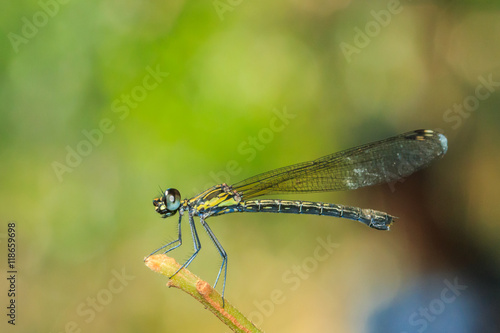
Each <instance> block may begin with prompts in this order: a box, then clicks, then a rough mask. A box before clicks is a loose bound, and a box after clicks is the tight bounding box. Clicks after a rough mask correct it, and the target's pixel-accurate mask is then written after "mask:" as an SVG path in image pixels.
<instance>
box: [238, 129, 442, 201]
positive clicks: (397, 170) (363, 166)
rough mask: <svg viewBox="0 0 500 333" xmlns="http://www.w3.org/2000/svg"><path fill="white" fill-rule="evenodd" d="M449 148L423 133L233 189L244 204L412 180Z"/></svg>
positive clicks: (323, 159) (264, 175) (320, 160)
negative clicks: (255, 199) (268, 197)
mask: <svg viewBox="0 0 500 333" xmlns="http://www.w3.org/2000/svg"><path fill="white" fill-rule="evenodd" d="M447 149H448V143H447V140H446V137H445V136H444V135H443V134H440V133H437V132H434V131H431V130H417V131H413V132H408V133H404V134H400V135H397V136H394V137H391V138H387V139H385V140H381V141H376V142H372V143H368V144H365V145H361V146H358V147H354V148H351V149H347V150H344V151H340V152H337V153H333V154H330V155H327V156H324V157H321V158H318V159H316V160H313V161H309V162H303V163H298V164H294V165H290V166H286V167H282V168H279V169H275V170H271V171H268V172H265V173H262V174H260V175H257V176H253V177H250V178H248V179H245V180H243V181H241V182H239V183H236V184H234V185H233V186H232V189H233V190H236V191H238V192H239V193H240V194H241V195H242V198H243V199H244V200H247V199H249V198H253V197H257V196H261V195H265V194H279V193H304V192H323V191H343V190H353V189H357V188H360V187H365V186H371V185H376V184H382V183H388V182H393V181H396V180H399V179H401V178H404V177H407V176H409V175H411V174H412V173H414V172H415V171H417V170H420V169H423V168H425V167H427V166H428V165H429V164H430V163H431V162H432V161H433V160H434V159H436V158H438V157H441V156H443V155H444V154H445V153H446V151H447Z"/></svg>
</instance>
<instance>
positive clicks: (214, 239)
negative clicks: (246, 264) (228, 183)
mask: <svg viewBox="0 0 500 333" xmlns="http://www.w3.org/2000/svg"><path fill="white" fill-rule="evenodd" d="M200 222H201V225H203V227H204V228H205V230H206V231H207V233H208V236H209V237H210V239H211V240H212V242H213V243H214V245H215V247H216V248H217V250H218V251H219V254H220V256H221V257H222V264H221V266H220V268H219V273H218V274H217V278H216V279H215V283H214V288H215V287H216V286H217V282H219V277H220V274H221V272H222V269H224V282H223V283H222V307H224V291H225V290H226V276H227V253H226V251H225V250H224V248H223V247H222V245H221V244H220V242H219V240H218V239H217V237H215V235H214V233H213V231H212V229H210V227H209V226H208V224H207V222H205V219H204V218H203V217H201V216H200Z"/></svg>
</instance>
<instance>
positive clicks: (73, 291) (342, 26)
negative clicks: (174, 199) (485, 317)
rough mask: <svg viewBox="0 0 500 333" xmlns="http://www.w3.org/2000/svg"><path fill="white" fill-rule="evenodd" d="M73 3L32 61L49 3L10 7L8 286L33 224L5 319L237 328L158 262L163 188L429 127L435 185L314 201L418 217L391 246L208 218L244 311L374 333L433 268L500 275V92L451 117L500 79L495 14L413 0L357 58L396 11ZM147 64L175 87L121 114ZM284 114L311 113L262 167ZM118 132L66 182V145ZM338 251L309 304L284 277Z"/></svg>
mask: <svg viewBox="0 0 500 333" xmlns="http://www.w3.org/2000/svg"><path fill="white" fill-rule="evenodd" d="M46 2H48V1H46ZM56 3H57V4H58V11H57V13H56V14H55V15H54V16H53V17H50V18H49V19H48V21H47V23H46V24H44V25H43V26H41V27H39V28H38V32H37V33H35V34H34V36H32V37H31V38H27V40H26V43H23V44H20V45H18V47H17V48H14V47H13V45H12V43H11V41H10V39H11V38H12V36H13V35H12V34H17V35H22V29H23V25H24V24H25V20H23V18H26V19H27V20H29V21H32V20H33V16H34V15H36V13H38V12H40V11H41V10H42V9H41V8H42V7H41V5H40V4H39V3H37V2H35V1H32V2H28V1H20V2H12V1H10V2H9V3H5V4H3V5H2V8H3V9H2V13H1V14H0V20H1V21H0V29H1V36H2V38H1V39H0V102H1V104H0V105H1V106H0V109H1V113H0V207H1V210H0V222H1V224H0V236H1V237H2V238H1V239H0V240H1V243H0V246H1V247H2V251H1V252H0V253H1V254H2V257H1V258H0V261H1V262H2V264H1V268H2V276H4V274H6V273H5V272H6V266H5V263H6V251H5V249H6V238H5V237H6V232H7V223H8V222H9V221H15V222H16V224H17V242H18V243H17V269H18V271H19V273H18V281H17V288H18V297H17V304H18V307H17V325H16V326H15V328H13V327H11V326H10V325H7V324H6V320H7V319H6V316H5V312H6V310H5V306H6V304H7V303H6V302H7V297H6V290H7V284H6V280H5V278H2V279H1V282H0V294H1V295H2V296H1V298H0V300H2V303H1V304H0V308H1V309H3V310H2V311H1V316H0V318H2V319H1V321H2V324H1V325H2V327H5V328H8V329H10V330H11V331H13V332H14V331H15V332H64V330H65V325H66V324H67V323H68V322H75V323H76V324H77V325H78V328H79V329H81V331H82V332H146V331H150V332H166V331H168V332H202V331H203V332H227V331H228V329H227V328H226V327H224V326H223V325H222V324H221V323H220V322H219V321H218V320H217V319H215V317H213V316H212V315H211V314H210V313H209V312H208V311H206V310H204V309H203V308H202V307H201V306H200V305H199V304H197V303H196V302H195V301H194V300H193V299H191V298H189V297H188V296H187V295H185V294H183V293H182V292H180V291H178V290H173V289H167V288H166V287H165V283H166V282H167V281H166V279H165V278H164V277H161V276H159V275H157V274H155V273H153V272H151V271H150V270H149V269H147V268H146V267H145V266H144V264H143V258H144V256H146V255H147V254H148V253H150V252H151V251H152V250H154V249H155V248H157V247H159V246H161V245H162V244H163V243H164V242H165V241H169V240H172V239H174V238H175V232H176V231H175V226H176V222H177V217H175V218H171V219H166V220H163V219H161V218H160V217H159V216H158V215H157V214H156V213H155V212H154V209H153V206H152V204H151V201H152V199H153V198H154V197H155V196H156V195H157V194H158V193H159V186H161V187H162V188H163V189H165V188H167V187H175V188H178V189H179V190H180V192H181V194H182V195H183V197H190V196H193V195H195V194H196V192H197V191H201V190H203V189H204V187H206V186H207V185H213V184H214V183H215V180H214V179H213V177H212V176H211V175H212V174H217V173H219V172H221V171H224V170H226V168H227V163H228V162H229V161H236V162H237V163H238V165H239V168H238V172H237V174H235V175H233V176H231V177H230V179H229V181H228V182H229V183H234V182H237V181H239V180H241V179H244V178H246V177H248V176H252V175H254V174H256V173H259V172H263V171H267V170H269V169H271V168H275V167H280V166H284V165H288V164H291V163H295V162H300V161H304V160H309V159H314V158H316V157H320V156H322V155H326V154H329V153H331V152H334V151H337V150H340V149H344V148H349V147H351V146H354V145H357V144H362V143H366V142H369V141H375V140H378V139H382V138H385V137H388V136H392V135H395V134H399V133H402V132H405V131H409V130H413V129H418V128H429V129H441V131H442V132H444V133H445V134H446V135H447V137H448V139H449V151H448V154H447V155H446V156H445V158H444V159H442V160H440V161H438V162H436V163H434V164H433V165H432V166H431V167H430V168H429V169H427V170H426V171H425V173H420V174H419V175H415V176H414V177H413V178H412V177H410V178H409V179H407V180H405V181H404V182H402V183H397V184H396V186H395V190H394V191H392V190H391V188H390V187H389V186H385V185H384V186H379V187H377V188H373V189H363V190H358V191H354V192H352V193H333V194H329V193H325V194H319V195H310V196H301V197H300V198H304V199H306V200H321V201H326V202H336V203H343V204H349V205H356V206H361V207H369V208H374V209H378V210H382V211H387V212H389V213H392V214H394V215H397V216H399V218H400V219H399V220H398V222H397V224H396V225H395V226H394V228H393V230H392V231H391V232H388V233H382V232H377V231H375V230H371V229H369V228H366V227H364V226H362V225H361V224H357V223H355V222H351V221H347V220H345V221H344V220H338V219H334V218H320V217H305V216H285V215H267V214H255V215H253V214H241V215H238V214H232V215H227V216H223V217H218V218H215V219H211V220H209V221H208V222H211V226H212V229H213V230H214V232H215V233H216V235H217V236H218V237H219V240H220V241H221V243H222V244H223V245H224V247H225V249H226V251H227V252H228V253H229V270H228V282H227V289H226V296H227V299H228V300H229V301H231V302H232V303H233V304H235V305H236V306H238V307H239V308H240V310H241V311H243V312H244V313H247V314H248V313H252V312H255V311H256V309H257V307H256V302H257V303H259V302H262V301H264V300H268V299H269V298H270V294H271V293H272V291H273V290H276V289H277V290H281V291H282V292H283V293H284V297H285V301H284V302H283V303H281V304H276V305H275V308H274V310H272V311H270V313H269V315H266V316H264V322H263V323H262V325H260V326H261V327H262V328H263V329H265V330H266V331H267V332H368V331H369V330H370V328H369V325H370V324H369V323H370V319H369V318H370V316H372V315H373V314H374V313H375V311H378V310H381V309H383V308H384V307H386V306H388V304H389V303H390V302H391V300H392V299H393V298H395V297H397V296H398V295H400V294H401V293H403V292H404V291H405V290H406V288H408V286H409V285H411V283H412V281H418V280H419V278H420V277H422V276H425V275H427V274H431V275H432V273H434V272H439V273H442V274H443V276H445V277H448V278H450V279H452V278H453V277H455V276H459V279H460V278H463V279H466V278H465V277H462V276H461V275H460V273H459V272H460V271H462V270H464V269H467V267H468V266H467V263H469V262H479V263H482V262H483V261H484V262H487V265H482V264H478V266H479V267H482V268H484V267H485V266H488V271H490V273H491V274H492V276H495V275H498V270H497V269H496V268H495V267H497V266H498V264H499V259H500V256H499V255H498V252H499V246H498V243H499V236H498V235H499V232H500V224H499V218H500V209H499V205H498V199H499V191H498V187H499V185H500V178H499V173H498V165H499V157H498V156H499V153H500V149H499V148H498V147H499V145H498V142H499V140H500V135H499V134H498V132H499V131H498V128H499V125H500V122H499V120H500V114H499V107H500V94H499V91H498V90H495V91H494V92H493V93H491V95H490V96H489V97H488V98H487V99H485V100H483V101H481V102H480V105H479V106H478V107H477V108H476V110H475V111H473V112H466V113H464V114H459V113H455V112H453V111H447V110H448V109H450V108H453V105H454V104H455V103H462V102H463V101H464V99H465V98H467V96H471V95H472V96H473V95H474V94H475V89H476V88H477V86H478V85H479V84H480V81H479V80H478V77H480V76H482V77H484V78H488V76H490V75H491V76H492V78H493V80H494V81H496V82H499V81H500V12H499V11H498V5H497V4H496V2H493V1H491V2H487V1H480V2H474V1H455V2H450V1H434V2H431V1H411V2H409V1H402V2H401V4H400V8H402V11H401V12H400V13H398V14H394V15H391V18H390V23H389V24H387V26H384V27H381V29H380V32H379V33H377V34H376V36H374V37H372V38H370V43H369V44H368V45H367V46H366V47H364V48H360V52H359V54H353V55H352V57H351V58H350V61H348V59H347V58H346V57H345V56H344V54H343V53H342V50H341V47H340V45H341V43H343V42H344V43H349V44H350V45H352V46H355V44H354V38H355V35H356V30H355V28H359V29H361V30H364V29H365V25H366V24H367V23H369V22H372V21H374V17H373V16H372V14H371V11H376V12H379V11H380V10H387V9H388V4H389V3H390V2H389V1H370V2H364V1H354V2H350V1H299V0H294V1H271V2H269V1H257V2H256V1H245V0H242V1H233V2H229V1H227V2H226V1H222V2H221V3H222V4H226V5H227V6H230V7H231V10H228V11H226V12H224V13H222V14H220V13H218V12H217V9H216V8H215V6H214V3H213V2H212V1H207V2H202V1H191V2H188V1H163V2H162V1H146V2H143V1H104V2H98V1H77V0H72V1H69V2H67V3H66V4H59V2H56ZM148 66H149V67H150V68H153V69H154V68H157V67H158V68H159V69H160V70H161V71H162V72H167V73H169V75H168V76H167V77H166V78H164V80H163V81H162V82H161V83H160V84H159V85H158V87H157V88H155V89H152V90H151V91H148V93H147V96H146V98H145V99H144V100H143V101H141V102H139V103H138V105H137V107H136V108H132V109H130V112H129V114H128V116H127V117H126V118H124V119H120V118H119V115H120V114H119V113H116V112H113V109H112V105H113V102H114V101H116V100H119V99H120V98H121V96H122V94H130V93H131V91H132V90H133V89H134V88H135V87H136V86H138V85H142V82H143V78H144V77H145V76H146V75H147V74H148V71H147V69H146V68H147V67H148ZM497 89H498V88H497ZM285 109H286V110H287V112H288V113H289V114H292V115H294V116H295V117H294V118H293V119H290V121H289V123H288V124H286V125H285V126H284V127H283V130H282V131H279V132H274V133H273V134H274V135H273V138H272V140H269V142H266V143H265V144H263V149H262V150H261V151H257V154H256V156H255V158H249V155H245V154H242V153H241V152H240V151H239V150H238V147H239V146H240V145H242V144H244V143H245V142H248V140H249V137H258V135H259V133H263V132H262V131H266V130H265V129H266V128H270V126H271V123H272V122H274V120H272V119H273V117H275V113H274V112H273V110H280V112H282V111H283V110H285ZM450 112H451V113H450ZM450 117H454V118H450ZM103 119H110V120H111V122H112V124H113V126H114V127H113V128H114V129H113V130H112V131H111V132H110V133H107V134H104V135H103V138H102V142H101V143H99V144H97V145H93V146H92V151H91V152H90V153H89V154H88V156H84V157H83V159H82V161H81V163H80V164H79V165H78V166H76V167H74V168H73V171H72V172H71V173H69V172H68V173H64V174H63V175H62V180H60V179H58V177H57V176H56V173H55V172H54V168H53V164H54V162H59V163H65V158H66V154H67V150H66V149H67V146H69V147H72V148H73V149H76V147H77V145H78V144H80V143H81V142H82V141H83V140H85V136H84V135H83V134H82V131H83V130H87V131H91V130H95V129H97V128H99V124H100V122H101V121H102V120H103ZM451 119H453V120H451ZM278 124H280V123H279V122H278ZM261 135H262V134H261ZM249 159H250V160H249ZM415 189H417V190H418V192H415V191H416V190H415ZM427 226H429V227H427ZM199 232H200V236H201V241H202V245H203V249H202V252H201V254H200V255H199V257H198V258H197V259H196V260H195V261H194V262H193V264H192V265H191V266H190V269H191V270H192V271H193V272H194V273H196V274H198V275H199V276H201V277H202V278H204V279H206V280H207V281H209V282H213V281H214V278H215V276H216V273H217V270H218V266H219V264H220V259H219V257H218V254H217V252H216V251H215V250H214V249H213V246H212V244H210V242H209V239H207V237H206V234H205V232H204V231H203V230H202V228H201V226H200V227H199ZM436 233H437V236H436ZM318 237H321V238H323V239H326V238H327V237H330V238H331V239H332V241H334V242H336V243H337V244H338V245H339V246H338V248H337V249H336V250H335V251H334V252H333V253H332V254H331V255H330V256H329V257H328V258H327V259H326V260H325V261H322V262H320V263H319V264H318V267H317V268H316V269H315V270H314V271H313V272H312V273H311V274H310V276H309V277H307V278H305V279H303V280H302V281H301V283H300V286H299V287H298V288H297V289H296V290H290V285H289V284H286V283H285V282H284V281H283V279H282V275H283V274H284V272H286V271H287V270H290V269H292V267H294V265H300V264H301V263H302V262H303V261H304V260H305V259H307V258H310V257H312V256H313V253H314V250H315V249H316V247H317V246H318V241H317V238H318ZM443 237H444V238H445V239H447V240H448V241H449V240H450V239H451V240H452V241H451V243H453V244H454V245H449V244H448V243H446V244H444V243H441V242H442V241H443ZM184 240H185V242H184V244H183V249H180V250H179V251H178V252H175V253H174V256H175V257H176V258H177V259H178V260H179V261H182V260H185V259H186V258H187V257H188V255H189V252H190V250H191V241H190V235H189V231H188V229H184ZM454 246H456V248H460V249H461V250H462V252H460V253H469V254H470V253H473V254H474V257H472V258H467V259H464V258H462V257H460V255H461V254H460V253H457V252H454V251H452V250H453V249H454ZM444 248H447V249H450V248H451V249H452V250H450V251H445V250H444ZM469 248H473V249H474V251H469V250H468V249H469ZM476 255H477V258H476V257H475V256H476ZM429 258H433V260H434V262H433V264H429V262H428V259H429ZM476 259H477V261H475V260H476ZM463 265H465V268H464V267H463ZM474 269H475V268H474ZM122 270H124V271H125V272H126V273H127V275H129V276H131V277H132V279H131V280H130V281H129V282H128V284H127V285H126V286H125V287H124V288H123V290H122V291H121V292H118V293H116V294H113V298H112V300H110V302H109V303H108V304H106V305H105V306H104V307H103V309H102V310H101V311H100V312H96V313H95V319H93V320H90V322H88V323H87V322H86V321H85V319H86V318H87V317H85V316H80V315H79V314H78V313H77V309H78V307H79V306H82V305H81V304H82V303H83V304H85V303H86V302H87V300H88V298H89V297H90V298H95V297H96V296H97V295H98V294H99V293H101V294H102V293H103V291H102V290H105V289H107V288H108V284H109V282H110V281H111V280H112V279H113V276H114V275H113V271H117V272H121V271H122ZM443 272H444V273H443ZM473 275H474V274H473ZM469 281H470V282H468V283H469V285H470V286H471V289H470V290H471V291H470V294H469V295H471V296H474V291H473V289H474V288H473V285H474V283H475V282H474V281H473V280H469ZM478 283H479V284H480V282H478ZM477 287H478V288H479V287H480V286H477ZM104 293H105V292H104ZM410 313H411V311H409V312H408V315H409V314H410ZM399 320H403V321H404V320H405V319H404V318H403V319H399ZM2 331H3V328H2Z"/></svg>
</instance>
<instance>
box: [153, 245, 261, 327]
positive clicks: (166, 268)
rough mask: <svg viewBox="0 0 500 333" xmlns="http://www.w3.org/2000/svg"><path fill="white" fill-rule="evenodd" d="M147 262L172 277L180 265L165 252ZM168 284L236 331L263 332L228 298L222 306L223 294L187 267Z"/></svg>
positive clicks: (158, 271) (156, 269)
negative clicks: (191, 297) (192, 298)
mask: <svg viewBox="0 0 500 333" xmlns="http://www.w3.org/2000/svg"><path fill="white" fill-rule="evenodd" d="M145 263H146V266H148V267H149V268H150V269H151V270H152V271H154V272H157V273H160V274H162V275H165V276H166V277H170V276H171V275H172V274H174V272H176V271H177V270H178V269H179V267H180V265H179V264H178V263H177V262H176V261H175V259H174V258H170V257H169V256H167V255H165V254H157V255H152V256H150V257H148V258H146V260H145ZM167 286H168V287H175V288H179V289H181V290H183V291H185V292H186V293H188V294H189V295H191V296H193V297H194V298H195V299H197V300H198V301H199V302H200V303H201V304H203V305H204V306H205V308H207V309H208V310H210V311H211V312H212V313H213V314H214V315H216V316H217V318H219V319H220V320H221V321H222V322H223V323H224V324H226V325H227V326H228V327H229V328H230V329H231V330H233V331H234V332H238V333H240V332H241V333H250V332H252V333H253V332H255V333H260V332H262V331H261V330H259V329H258V328H257V327H255V325H254V324H253V323H252V322H251V321H250V320H248V319H247V318H245V316H244V315H243V314H241V312H239V311H238V310H237V309H236V308H234V307H233V306H232V305H231V304H230V303H229V302H228V301H227V299H225V300H224V307H222V297H221V295H220V294H219V293H218V292H217V291H216V290H215V289H213V288H212V287H211V286H210V284H209V283H208V282H205V281H203V280H201V279H200V278H199V277H197V276H196V275H194V274H193V273H191V272H190V271H188V270H187V269H185V268H183V269H182V270H180V271H179V273H177V274H176V275H175V276H173V277H172V278H171V279H170V280H169V281H168V282H167Z"/></svg>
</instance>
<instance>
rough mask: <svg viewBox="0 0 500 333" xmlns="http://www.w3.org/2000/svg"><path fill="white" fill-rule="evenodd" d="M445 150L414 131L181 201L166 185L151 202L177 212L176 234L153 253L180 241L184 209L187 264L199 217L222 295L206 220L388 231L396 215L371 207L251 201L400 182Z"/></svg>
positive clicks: (441, 139) (437, 137) (434, 138)
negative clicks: (286, 216) (284, 218)
mask: <svg viewBox="0 0 500 333" xmlns="http://www.w3.org/2000/svg"><path fill="white" fill-rule="evenodd" d="M447 149H448V143H447V140H446V137H445V136H444V135H443V134H440V133H437V132H434V131H431V130H417V131H413V132H408V133H404V134H400V135H397V136H394V137H391V138H388V139H385V140H381V141H377V142H373V143H369V144H365V145H361V146H358V147H355V148H351V149H348V150H344V151H341V152H338V153H334V154H331V155H327V156H324V157H321V158H318V159H316V160H313V161H310V162H303V163H299V164H295V165H291V166H286V167H283V168H279V169H275V170H271V171H268V172H265V173H262V174H260V175H257V176H254V177H250V178H248V179H246V180H243V181H241V182H239V183H236V184H234V185H226V184H220V185H215V186H213V187H211V188H209V189H207V190H206V191H204V192H202V193H200V194H198V195H197V196H195V197H193V198H191V199H184V200H182V201H181V195H180V193H179V191H178V190H176V189H174V188H169V189H167V190H166V191H165V193H161V196H160V197H158V198H156V199H154V200H153V205H154V206H155V209H156V211H157V212H158V213H160V214H161V215H162V217H163V218H166V217H169V216H173V215H175V213H177V212H179V215H180V216H179V222H178V238H177V239H176V240H174V241H172V242H170V243H168V244H166V245H164V246H162V247H160V248H159V249H157V250H156V251H154V252H153V253H151V255H152V254H155V253H157V252H159V251H162V250H164V249H166V250H165V251H163V253H167V252H170V251H172V250H174V249H175V248H177V247H179V246H180V245H181V243H182V236H181V221H182V216H183V215H184V212H187V213H188V214H187V215H188V221H189V226H190V228H191V234H192V237H193V244H194V253H193V254H192V255H191V257H190V258H189V259H188V260H187V261H186V262H185V263H184V264H183V265H182V266H181V268H179V270H177V272H179V271H180V270H181V269H182V268H183V267H186V266H188V265H189V264H190V263H191V262H192V261H193V259H194V258H195V257H196V255H197V254H198V252H199V251H200V248H201V244H200V240H199V238H198V233H197V231H196V226H195V221H194V217H195V216H198V217H199V219H200V223H201V225H202V226H203V227H204V228H205V230H206V231H207V233H208V236H209V237H210V239H211V240H212V242H213V243H214V245H215V247H216V248H217V250H218V252H219V254H220V256H221V257H222V264H221V266H220V268H219V272H218V274H217V277H216V279H215V283H214V287H215V286H216V285H217V282H218V281H219V278H220V276H221V273H222V271H224V282H223V286H222V298H223V299H224V290H225V288H226V273H227V254H226V251H224V248H223V247H222V245H221V244H220V242H219V241H218V240H217V238H216V237H215V234H214V233H213V232H212V230H211V229H210V227H209V226H208V224H207V222H206V219H207V218H209V217H211V216H217V215H222V214H228V213H236V212H249V213H256V212H268V213H292V214H313V215H325V216H334V217H342V218H347V219H351V220H355V221H359V222H361V223H364V224H366V225H367V226H369V227H371V228H374V229H378V230H389V228H390V226H391V225H392V223H393V221H394V219H395V218H396V217H395V216H392V215H389V214H387V213H383V212H379V211H376V210H372V209H362V208H357V207H349V206H344V205H337V204H331V203H322V202H310V201H295V200H279V199H263V200H249V199H252V198H256V197H260V196H262V195H266V194H279V193H310V192H324V191H339V190H354V189H357V188H360V187H365V186H370V185H376V184H382V183H390V182H394V181H398V180H401V179H402V178H404V177H407V176H409V175H410V174H412V173H414V172H415V171H417V170H420V169H422V168H425V167H427V166H428V165H429V164H430V163H431V162H432V161H433V160H434V159H436V158H438V157H441V156H443V155H444V154H445V153H446V151H447ZM177 272H175V273H174V274H173V275H175V274H177Z"/></svg>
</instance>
